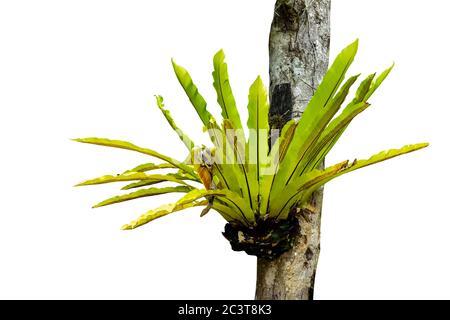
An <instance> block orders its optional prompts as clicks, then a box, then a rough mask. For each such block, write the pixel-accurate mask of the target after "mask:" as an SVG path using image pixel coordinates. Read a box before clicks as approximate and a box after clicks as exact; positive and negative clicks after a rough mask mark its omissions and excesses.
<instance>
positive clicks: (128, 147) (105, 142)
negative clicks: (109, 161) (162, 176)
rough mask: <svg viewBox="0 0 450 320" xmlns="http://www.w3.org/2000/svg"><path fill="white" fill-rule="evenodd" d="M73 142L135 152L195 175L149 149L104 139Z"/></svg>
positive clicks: (179, 163)
mask: <svg viewBox="0 0 450 320" xmlns="http://www.w3.org/2000/svg"><path fill="white" fill-rule="evenodd" d="M73 140H74V141H77V142H81V143H88V144H96V145H99V146H105V147H112V148H119V149H125V150H131V151H136V152H139V153H143V154H146V155H149V156H151V157H154V158H158V159H160V160H163V161H166V162H167V163H170V164H172V165H173V166H175V167H177V168H178V169H180V170H183V171H184V172H187V173H191V174H194V175H195V174H196V173H195V171H194V169H192V168H191V167H189V166H188V165H186V164H184V163H182V162H180V161H178V160H175V159H173V158H171V157H169V156H166V155H163V154H161V153H159V152H156V151H153V150H151V149H147V148H141V147H138V146H136V145H134V144H132V143H130V142H127V141H122V140H110V139H105V138H83V139H73Z"/></svg>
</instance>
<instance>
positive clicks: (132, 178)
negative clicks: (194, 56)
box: [76, 41, 428, 259]
mask: <svg viewBox="0 0 450 320" xmlns="http://www.w3.org/2000/svg"><path fill="white" fill-rule="evenodd" d="M357 48H358V42H357V41H356V42H354V43H352V44H351V45H350V46H348V47H347V48H345V49H344V50H343V51H342V52H341V53H340V54H339V55H338V57H337V58H336V60H335V61H334V63H333V65H332V66H331V68H330V69H329V71H328V72H327V74H326V75H325V77H324V79H323V81H322V83H321V84H320V86H319V87H318V88H317V91H316V93H315V94H314V96H313V98H312V99H311V101H310V102H309V104H308V106H307V108H306V110H305V112H304V114H303V116H302V117H301V119H300V120H299V121H297V120H291V121H289V122H288V123H287V124H286V125H285V126H284V127H283V128H282V130H281V134H279V135H278V138H276V137H277V135H274V134H273V133H269V129H270V128H269V121H268V113H269V102H268V97H267V92H266V89H265V87H264V85H263V83H262V81H261V79H260V78H259V77H258V78H257V79H256V81H255V82H254V83H253V85H252V86H251V87H250V92H249V102H248V121H247V130H244V126H243V124H242V120H241V117H240V114H239V112H238V109H237V107H236V102H235V99H234V97H233V94H232V90H231V87H230V82H229V78H228V71H227V65H226V63H225V62H224V60H225V56H224V53H223V51H219V52H218V53H217V54H216V55H215V57H214V72H213V78H214V88H215V89H216V92H217V101H218V103H219V105H220V107H221V109H222V117H223V120H222V122H218V121H216V119H214V117H213V116H212V115H211V114H210V113H209V112H208V110H207V104H206V101H205V100H204V99H203V97H202V96H201V95H200V93H199V91H198V89H197V87H196V86H195V84H194V83H193V81H192V79H191V77H190V75H189V73H188V72H187V71H186V70H185V69H184V68H182V67H181V66H178V65H177V64H176V63H175V62H173V61H172V63H173V68H174V70H175V74H176V76H177V78H178V80H179V82H180V84H181V86H182V87H183V89H184V91H185V92H186V94H187V96H188V98H189V100H190V102H191V103H192V105H193V106H194V109H195V110H196V111H197V113H198V115H199V117H200V119H201V121H202V122H203V125H204V129H206V131H207V132H208V134H209V136H210V138H211V142H212V146H211V147H205V146H197V145H196V144H195V143H194V142H193V141H192V140H191V139H190V138H189V137H188V136H187V135H186V134H185V133H184V132H183V131H181V130H180V129H179V128H178V127H177V125H176V124H175V122H174V120H173V119H172V117H171V115H170V113H169V111H168V110H167V109H165V106H164V104H163V98H162V97H160V96H158V97H156V103H157V106H158V108H159V109H160V110H161V111H162V113H163V115H164V116H165V118H166V119H167V121H168V122H169V124H170V126H171V127H172V128H173V129H174V130H175V132H176V133H177V134H178V136H179V137H180V139H181V140H182V141H183V143H184V144H185V145H186V147H187V149H188V152H187V154H188V157H186V155H183V157H182V159H181V160H176V159H173V158H171V157H169V156H166V155H163V154H160V153H158V152H156V151H153V150H151V149H147V148H142V147H138V146H136V145H134V144H131V143H129V142H125V141H120V140H109V139H99V138H85V139H76V141H79V142H83V143H90V144H97V145H103V146H108V147H115V148H122V149H127V150H132V151H136V152H140V153H143V154H146V155H149V156H150V157H153V158H156V159H159V160H160V161H162V162H161V163H159V164H154V163H148V164H143V165H140V166H138V167H136V168H134V169H131V170H128V171H126V172H125V173H123V174H120V175H109V176H103V177H100V178H96V179H93V180H88V181H85V182H83V183H80V184H79V185H80V186H86V185H96V184H103V183H110V182H122V181H128V182H131V184H128V185H126V186H125V187H123V188H122V189H123V190H131V189H137V188H139V189H138V190H137V191H134V192H131V193H127V194H124V195H119V196H116V197H113V198H110V199H107V200H105V201H103V202H100V203H99V204H97V205H96V206H95V207H100V206H106V205H110V204H114V203H118V202H123V201H128V200H132V199H137V198H142V197H149V196H155V195H161V194H167V193H184V194H185V195H184V196H182V197H181V199H180V200H179V201H177V202H176V203H173V204H168V205H164V206H161V207H159V208H156V209H153V210H150V211H148V212H147V213H144V214H143V215H141V216H140V217H138V218H137V220H136V221H133V222H131V223H130V224H126V225H124V226H123V229H125V230H130V229H134V228H137V227H140V226H142V225H144V224H146V223H148V222H150V221H152V220H155V219H157V218H160V217H163V216H165V215H168V214H171V213H174V212H176V211H180V210H183V209H187V208H191V207H204V208H203V211H202V215H205V214H206V213H208V211H209V210H210V209H213V210H215V211H216V212H218V213H219V214H220V215H222V217H223V218H224V219H225V220H226V221H227V222H228V223H227V225H226V227H225V232H224V235H225V237H226V238H227V239H228V240H229V241H230V242H231V245H232V248H233V249H234V250H239V251H240V250H243V251H246V252H247V253H248V254H252V255H257V256H260V257H265V258H268V259H271V258H274V257H276V256H278V255H279V254H281V253H282V252H284V251H286V250H289V249H290V248H291V245H292V239H293V235H294V234H295V233H296V232H297V228H298V221H297V218H296V212H297V211H296V210H293V208H298V207H299V206H302V205H306V204H307V201H308V199H309V197H310V196H311V194H312V193H313V192H314V191H315V190H317V189H318V188H320V187H321V186H322V185H323V184H325V183H327V182H328V181H330V180H332V179H334V178H336V177H338V176H341V175H343V174H345V173H348V172H351V171H354V170H357V169H360V168H362V167H366V166H369V165H371V164H375V163H378V162H381V161H384V160H387V159H391V158H394V157H396V156H399V155H402V154H405V153H409V152H412V151H415V150H418V149H421V148H424V147H426V146H427V145H428V144H426V143H422V144H415V145H407V146H405V147H403V148H401V149H393V150H389V151H383V152H381V153H379V154H376V155H374V156H372V157H371V158H369V159H367V160H355V161H353V162H349V161H344V162H341V163H338V164H336V165H333V166H331V167H328V168H325V169H319V164H321V163H322V162H323V160H324V158H325V156H326V155H327V154H328V152H329V151H330V149H331V148H332V147H333V146H334V144H335V143H336V142H337V140H338V139H339V138H340V136H341V135H342V133H343V132H344V131H345V129H346V128H347V127H348V125H349V124H350V122H351V121H352V120H353V119H354V118H355V117H356V116H357V115H358V114H360V113H361V112H362V111H364V110H365V109H367V108H368V107H369V106H370V105H369V103H368V100H369V98H370V97H371V96H372V95H373V93H374V92H375V90H376V89H377V88H378V87H379V86H380V85H381V83H382V82H383V81H384V79H385V78H386V77H387V75H388V74H389V72H390V71H391V69H392V67H391V68H389V69H387V70H386V71H384V72H383V73H381V75H380V76H379V77H377V78H376V77H375V74H371V75H369V76H368V77H367V78H366V79H365V80H363V81H362V82H361V84H360V85H359V88H358V89H357V90H356V94H355V96H354V98H353V99H352V100H351V101H350V102H349V103H348V104H347V105H346V106H345V107H344V108H343V110H342V111H341V112H340V113H339V115H337V116H336V114H337V113H338V111H339V109H340V108H341V106H342V105H343V104H344V102H345V100H346V97H347V95H348V93H349V90H350V88H351V87H352V85H353V84H354V83H355V82H356V80H357V79H358V76H353V77H350V78H348V80H346V81H345V82H344V79H345V74H346V72H347V70H348V68H349V67H350V64H351V63H352V61H353V59H354V57H355V55H356V52H357ZM269 136H270V137H272V139H271V140H272V141H271V146H270V147H269ZM274 137H275V138H274ZM159 169H173V172H172V173H168V174H161V173H150V172H151V171H153V172H158V170H159ZM163 182H169V183H170V186H167V185H164V187H160V188H157V187H154V186H155V185H157V184H160V183H163ZM150 186H151V187H150ZM200 186H201V187H200Z"/></svg>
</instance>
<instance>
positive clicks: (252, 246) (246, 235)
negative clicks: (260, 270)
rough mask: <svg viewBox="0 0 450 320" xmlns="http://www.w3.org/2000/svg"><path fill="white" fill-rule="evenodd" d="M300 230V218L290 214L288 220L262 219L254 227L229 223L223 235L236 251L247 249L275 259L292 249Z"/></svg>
mask: <svg viewBox="0 0 450 320" xmlns="http://www.w3.org/2000/svg"><path fill="white" fill-rule="evenodd" d="M299 232H300V225H299V222H298V219H297V218H296V217H295V215H290V216H289V218H288V219H287V220H278V221H277V220H275V219H267V220H262V219H261V220H260V221H258V223H257V224H256V226H255V227H252V228H247V227H244V226H241V225H232V224H230V223H228V224H226V225H225V232H223V235H224V237H225V238H226V239H227V240H228V241H229V242H230V244H231V248H232V249H233V250H234V251H245V252H246V253H247V254H249V255H252V256H257V257H259V258H264V259H267V260H274V259H275V258H277V257H279V256H280V255H281V254H283V253H285V252H286V251H289V250H290V249H292V247H293V245H294V240H295V237H296V235H297V234H299Z"/></svg>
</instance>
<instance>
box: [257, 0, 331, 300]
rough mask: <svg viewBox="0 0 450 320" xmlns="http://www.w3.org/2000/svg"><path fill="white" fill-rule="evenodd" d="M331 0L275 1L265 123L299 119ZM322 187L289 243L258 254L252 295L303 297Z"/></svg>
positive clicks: (310, 276)
mask: <svg viewBox="0 0 450 320" xmlns="http://www.w3.org/2000/svg"><path fill="white" fill-rule="evenodd" d="M330 2H331V0H277V2H276V4H275V13H274V18H273V22H272V30H271V34H270V43H269V49H270V99H271V109H270V122H271V126H272V128H278V129H279V128H281V127H282V126H283V125H284V124H285V123H286V122H287V121H288V120H289V119H291V118H299V117H301V115H302V114H303V111H304V109H305V107H306V105H307V104H308V102H309V100H310V99H311V97H312V95H313V94H314V92H315V90H316V88H317V86H318V84H319V83H320V82H321V80H322V78H323V76H324V75H325V72H326V71H327V69H328V58H329V46H330ZM322 197H323V190H319V191H318V192H316V193H315V194H314V195H313V197H312V199H311V202H310V205H309V206H308V207H307V209H303V210H300V209H298V210H297V213H298V219H299V223H300V232H299V234H298V235H297V237H296V239H295V244H294V248H293V249H292V250H290V251H289V252H287V253H285V254H283V255H282V256H280V257H279V258H278V259H276V260H274V261H268V260H264V259H261V258H259V259H258V271H257V284H256V299H258V300H281V299H283V300H284V299H289V300H309V299H312V298H313V293H314V280H315V274H316V268H317V262H318V259H319V252H320V218H321V209H322Z"/></svg>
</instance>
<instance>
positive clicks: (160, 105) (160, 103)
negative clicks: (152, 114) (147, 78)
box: [156, 96, 195, 151]
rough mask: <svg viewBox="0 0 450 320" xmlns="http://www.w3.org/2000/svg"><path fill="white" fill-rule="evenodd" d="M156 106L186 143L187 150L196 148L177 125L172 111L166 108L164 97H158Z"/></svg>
mask: <svg viewBox="0 0 450 320" xmlns="http://www.w3.org/2000/svg"><path fill="white" fill-rule="evenodd" d="M156 105H157V106H158V108H159V110H161V112H162V114H163V115H164V117H165V118H166V120H167V122H168V123H169V125H170V126H171V127H172V129H173V130H174V131H175V132H176V134H177V135H178V137H179V138H180V140H181V141H182V142H183V143H184V145H185V146H186V148H187V149H188V150H189V151H190V150H191V149H192V148H193V147H194V146H195V143H194V142H193V141H192V140H191V138H189V136H188V135H187V134H186V133H184V132H183V130H181V129H180V128H179V127H178V126H177V124H176V123H175V120H173V118H172V115H171V114H170V111H169V110H167V109H166V108H165V106H164V98H163V97H162V96H156Z"/></svg>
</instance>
